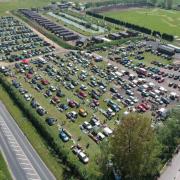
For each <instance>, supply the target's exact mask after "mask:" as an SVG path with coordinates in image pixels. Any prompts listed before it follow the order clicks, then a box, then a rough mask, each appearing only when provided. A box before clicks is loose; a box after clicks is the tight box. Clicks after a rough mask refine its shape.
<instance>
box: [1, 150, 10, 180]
mask: <svg viewBox="0 0 180 180" xmlns="http://www.w3.org/2000/svg"><path fill="white" fill-rule="evenodd" d="M1 178H3V179H1ZM0 179H1V180H12V177H11V174H10V172H9V170H8V167H7V164H6V162H5V160H4V157H3V155H2V153H1V152H0Z"/></svg>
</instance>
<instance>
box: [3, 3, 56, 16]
mask: <svg viewBox="0 0 180 180" xmlns="http://www.w3.org/2000/svg"><path fill="white" fill-rule="evenodd" d="M55 1H56V0H55ZM50 2H51V0H7V1H4V2H3V0H1V1H0V15H4V14H5V12H6V11H10V10H15V9H18V8H31V7H42V6H45V5H47V4H49V3H50Z"/></svg>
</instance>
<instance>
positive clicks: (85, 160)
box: [78, 151, 89, 164]
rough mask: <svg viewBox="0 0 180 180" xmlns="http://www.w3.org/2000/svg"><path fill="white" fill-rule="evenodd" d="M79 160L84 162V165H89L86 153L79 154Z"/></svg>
mask: <svg viewBox="0 0 180 180" xmlns="http://www.w3.org/2000/svg"><path fill="white" fill-rule="evenodd" d="M78 157H79V159H80V160H81V161H82V162H83V163H85V164H86V163H88V162H89V158H88V157H87V155H86V154H85V153H83V152H82V151H81V152H79V154H78Z"/></svg>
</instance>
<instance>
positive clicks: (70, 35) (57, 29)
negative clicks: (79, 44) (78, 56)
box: [19, 9, 79, 41]
mask: <svg viewBox="0 0 180 180" xmlns="http://www.w3.org/2000/svg"><path fill="white" fill-rule="evenodd" d="M19 11H20V12H21V13H22V14H24V15H25V16H26V17H28V18H29V19H31V20H33V21H35V22H36V23H38V24H39V25H41V26H42V27H44V28H45V29H47V30H49V31H51V32H52V33H54V34H55V35H57V36H58V37H62V39H64V40H65V41H72V40H77V39H78V38H79V36H78V35H77V34H75V33H74V32H72V31H69V30H68V29H65V28H64V27H62V26H60V25H58V24H55V23H54V22H51V21H50V20H48V19H46V18H44V17H42V16H41V15H39V14H38V13H36V12H33V11H31V10H28V9H20V10H19Z"/></svg>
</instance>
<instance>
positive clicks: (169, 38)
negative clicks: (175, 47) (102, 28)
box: [86, 11, 174, 41]
mask: <svg viewBox="0 0 180 180" xmlns="http://www.w3.org/2000/svg"><path fill="white" fill-rule="evenodd" d="M86 14H87V15H90V16H93V17H95V18H99V19H103V20H105V21H108V22H110V23H113V24H116V25H120V26H124V27H126V28H130V29H132V30H135V31H139V32H141V33H145V34H148V35H153V36H157V35H158V36H159V37H161V38H162V39H164V40H166V41H173V40H174V36H173V35H171V34H167V33H161V32H159V31H154V30H151V29H149V28H146V27H142V26H139V25H136V24H132V23H128V22H125V21H121V20H118V19H115V18H111V17H107V16H103V15H101V14H97V13H95V12H91V11H87V12H86Z"/></svg>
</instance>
